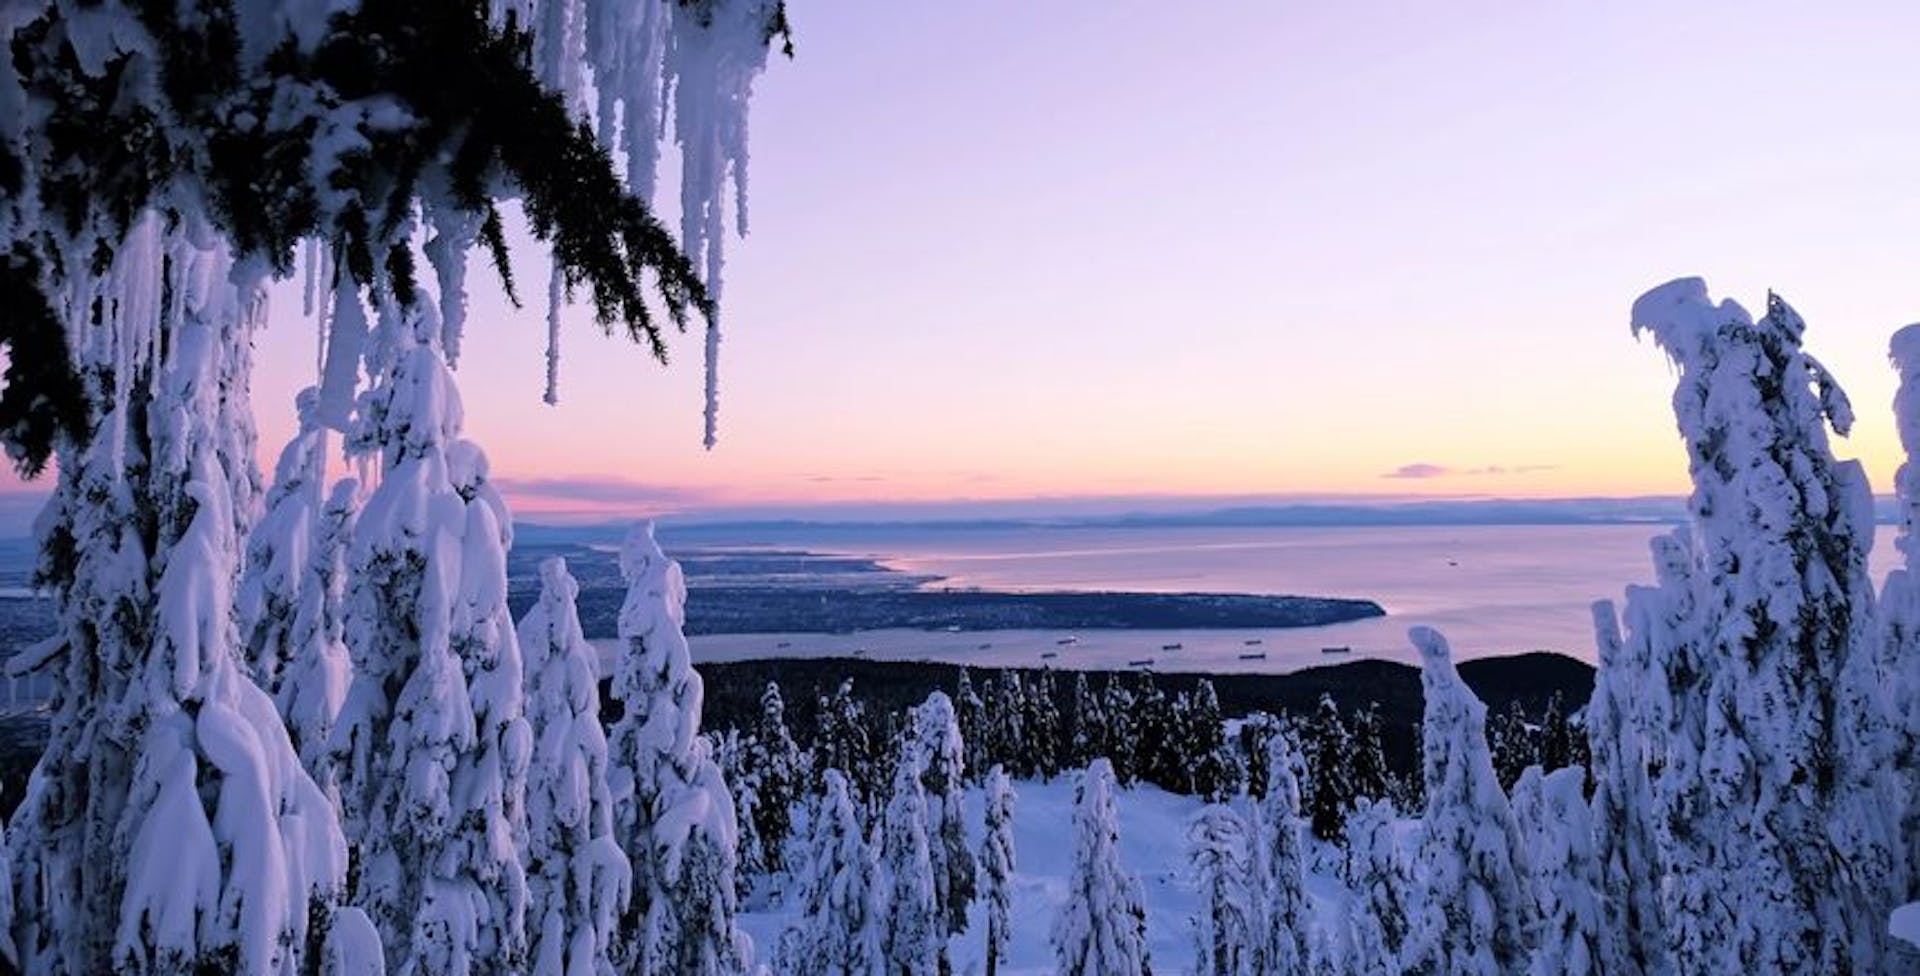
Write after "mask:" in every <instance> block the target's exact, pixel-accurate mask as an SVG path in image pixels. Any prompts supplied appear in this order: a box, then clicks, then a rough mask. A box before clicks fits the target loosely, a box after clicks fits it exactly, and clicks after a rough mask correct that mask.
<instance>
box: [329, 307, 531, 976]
mask: <svg viewBox="0 0 1920 976" xmlns="http://www.w3.org/2000/svg"><path fill="white" fill-rule="evenodd" d="M337 301H338V302H339V303H340V304H341V305H342V306H346V305H347V304H348V303H353V304H354V305H357V304H358V302H359V296H358V295H357V294H356V293H355V292H354V291H353V289H352V288H351V287H350V286H343V287H342V288H341V293H340V295H339V297H338V299H337ZM439 326H440V323H439V322H438V320H437V316H436V315H435V313H434V311H433V309H432V307H431V306H428V305H422V306H421V308H420V311H419V312H417V313H411V314H410V313H404V312H402V311H401V310H400V308H399V307H398V306H397V305H396V304H394V303H393V302H391V301H387V302H385V303H383V306H382V313H381V323H380V328H379V332H378V333H377V335H376V339H377V342H378V346H377V347H376V351H375V353H373V354H372V355H373V357H374V358H373V361H374V362H376V363H379V364H380V366H379V369H378V373H377V375H378V376H379V379H378V381H377V382H376V384H375V386H374V388H373V389H372V391H371V392H370V393H368V394H367V396H366V397H365V398H364V400H363V402H362V404H361V407H360V411H361V418H362V420H361V425H360V426H359V428H358V429H357V430H356V432H355V434H354V437H353V440H352V441H351V445H352V448H353V450H355V451H357V452H361V453H363V454H367V455H371V456H372V457H373V458H374V459H376V460H377V461H378V463H379V464H380V466H381V468H382V470H383V474H382V476H381V479H380V482H379V486H378V487H377V488H375V489H374V491H373V494H372V495H371V496H370V497H368V499H367V502H366V506H365V508H364V509H363V510H362V512H361V514H360V518H359V521H358V523H357V527H356V532H355V539H354V547H353V548H354V552H353V572H352V581H351V591H350V592H349V594H348V598H347V611H348V619H347V642H348V645H349V647H350V648H351V649H352V653H353V658H354V675H353V682H352V684H351V685H350V686H349V689H348V694H347V701H346V704H345V705H344V706H343V709H342V712H341V716H340V719H339V722H338V723H337V725H336V727H335V735H336V739H335V743H336V747H337V751H338V753H339V754H340V760H339V761H340V767H339V768H340V771H341V777H342V798H343V801H344V802H345V805H346V820H347V824H348V838H349V840H351V841H352V842H353V843H354V844H355V846H356V855H357V869H358V870H357V879H356V881H357V887H356V890H355V892H354V901H355V904H358V905H360V906H362V907H363V908H365V909H366V911H367V914H368V915H369V916H370V917H371V918H372V920H373V921H374V923H375V925H376V926H378V928H379V930H380V934H381V937H382V941H383V942H384V943H385V946H386V952H387V960H388V968H389V969H391V970H394V971H405V970H407V969H408V968H409V967H424V968H426V969H428V970H432V971H436V972H448V973H467V972H475V973H488V972H500V973H507V972H514V971H517V970H518V969H520V968H521V967H522V966H523V965H524V963H525V955H526V950H527V940H526V928H525V916H526V901H527V889H526V876H525V871H524V868H523V867H522V865H521V863H520V859H519V856H518V851H517V848H518V847H519V845H522V844H524V843H525V838H526V820H525V810H524V804H525V801H526V781H525V776H526V769H527V761H528V758H529V753H530V751H531V740H530V733H529V731H528V728H527V724H526V721H525V719H524V718H523V717H522V714H521V712H522V708H523V701H522V699H523V692H522V682H523V676H522V668H521V660H520V647H519V642H518V640H517V639H516V637H515V634H514V630H513V621H512V619H511V618H510V617H509V616H508V614H507V604H506V589H507V587H506V550H507V547H508V545H509V544H510V542H511V537H512V528H511V522H510V520H509V518H508V516H507V511H506V503H505V502H504V501H503V500H502V499H501V497H500V494H499V491H498V490H497V489H496V488H495V487H494V485H493V484H492V482H491V481H490V480H489V478H488V472H487V463H486V457H485V455H484V454H482V453H481V451H480V449H479V447H478V446H477V445H475V444H473V443H472V442H471V441H468V440H465V439H463V438H462V437H461V436H460V418H461V411H460V400H459V393H458V391H457V388H456V386H455V384H454V380H453V375H452V373H451V372H450V371H449V370H448V368H447V364H446V358H445V356H444V354H443V351H442V349H441V346H440V337H441V330H440V327H439ZM503 838H504V839H510V841H511V842H510V843H505V844H503V843H502V839H503ZM476 906H481V907H480V908H478V909H476Z"/></svg>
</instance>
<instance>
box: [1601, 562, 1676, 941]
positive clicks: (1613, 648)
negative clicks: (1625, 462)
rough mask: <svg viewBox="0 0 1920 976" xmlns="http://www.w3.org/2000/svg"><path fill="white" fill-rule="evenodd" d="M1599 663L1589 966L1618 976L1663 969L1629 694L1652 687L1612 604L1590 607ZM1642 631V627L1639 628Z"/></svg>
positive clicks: (1645, 796) (1643, 761)
mask: <svg viewBox="0 0 1920 976" xmlns="http://www.w3.org/2000/svg"><path fill="white" fill-rule="evenodd" d="M1593 620H1594V633H1595V640H1596V643H1597V644H1598V645H1599V657H1600V666H1599V668H1598V670H1597V671H1596V672H1595V674H1594V683H1593V697H1592V699H1591V700H1590V701H1589V702H1588V703H1587V716H1588V718H1587V733H1588V736H1589V741H1590V742H1591V743H1592V752H1593V765H1592V769H1593V822H1594V859H1595V861H1596V862H1597V867H1596V872H1597V878H1596V880H1595V883H1596V884H1597V885H1599V887H1600V894H1601V897H1600V899H1599V908H1600V913H1601V917H1600V920H1599V923H1598V926H1599V934H1600V957H1599V959H1598V961H1597V963H1596V968H1598V969H1599V971H1601V972H1604V973H1617V974H1620V976H1655V974H1661V973H1666V972H1669V971H1670V968H1671V967H1670V964H1669V961H1668V955H1667V936H1666V926H1665V924H1664V921H1663V919H1662V917H1661V913H1660V879H1661V877H1662V875H1663V874H1664V873H1665V869H1664V868H1663V866H1662V863H1661V857H1660V842H1659V834H1658V829H1657V827H1656V825H1655V823H1654V809H1653V792H1652V786H1651V785H1650V783H1649V781H1648V776H1647V754H1648V751H1649V745H1648V742H1647V737H1646V731H1647V724H1648V723H1647V721H1646V716H1645V710H1644V709H1643V708H1641V707H1639V705H1638V701H1637V698H1638V696H1636V694H1635V689H1638V688H1647V687H1652V683H1651V682H1650V681H1649V680H1648V678H1649V676H1650V670H1651V661H1650V660H1649V657H1648V654H1649V649H1648V647H1647V646H1646V644H1645V643H1644V641H1638V642H1636V643H1635V644H1634V645H1633V646H1632V647H1628V646H1626V645H1625V644H1624V642H1623V641H1622V640H1621V638H1620V623H1619V619H1618V617H1616V616H1615V614H1614V610H1613V604H1611V603H1609V602H1607V601H1604V600H1602V601H1600V602H1597V603H1595V604H1594V605H1593ZM1639 631H1640V633H1642V634H1644V633H1645V632H1646V628H1639Z"/></svg>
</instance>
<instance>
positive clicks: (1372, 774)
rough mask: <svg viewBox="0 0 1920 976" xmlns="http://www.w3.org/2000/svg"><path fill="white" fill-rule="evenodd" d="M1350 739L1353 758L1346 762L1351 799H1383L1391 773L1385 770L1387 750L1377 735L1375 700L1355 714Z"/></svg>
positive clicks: (1378, 720) (1389, 788) (1377, 714)
mask: <svg viewBox="0 0 1920 976" xmlns="http://www.w3.org/2000/svg"><path fill="white" fill-rule="evenodd" d="M1352 742H1353V760H1352V762H1351V763H1349V764H1348V770H1349V772H1350V774H1351V775H1352V780H1351V784H1352V789H1353V797H1354V800H1355V801H1358V800H1360V799H1362V798H1366V799H1373V800H1381V799H1385V798H1386V797H1387V796H1388V794H1389V793H1390V792H1391V790H1392V785H1391V779H1392V773H1391V772H1389V771H1388V769H1387V750H1386V744H1385V743H1384V742H1383V741H1382V738H1381V734H1380V705H1379V704H1378V703H1377V702H1370V703H1368V705H1367V707H1366V708H1363V709H1361V710H1359V711H1358V712H1355V713H1354V721H1353V739H1352Z"/></svg>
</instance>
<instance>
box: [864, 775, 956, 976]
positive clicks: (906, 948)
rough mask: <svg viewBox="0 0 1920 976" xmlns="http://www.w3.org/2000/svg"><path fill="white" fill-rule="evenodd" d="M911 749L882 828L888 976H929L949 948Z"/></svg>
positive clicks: (882, 948)
mask: <svg viewBox="0 0 1920 976" xmlns="http://www.w3.org/2000/svg"><path fill="white" fill-rule="evenodd" d="M913 752H914V750H913V745H912V744H911V743H906V744H903V746H902V749H901V755H900V762H899V764H898V765H897V766H896V771H895V773H894V778H893V796H892V798H891V799H889V800H888V801H887V810H886V816H885V817H884V819H883V820H882V822H881V841H880V860H881V862H882V863H883V864H885V865H886V872H887V891H886V895H885V897H884V898H883V899H882V907H881V913H880V954H881V958H882V959H883V960H884V971H885V972H886V973H887V974H888V976H928V974H931V973H934V972H936V971H937V969H938V962H939V959H940V958H941V954H942V949H943V948H944V947H945V945H946V941H947V940H946V922H945V920H944V918H943V915H942V911H941V906H940V901H939V895H938V893H937V891H936V889H935V883H936V882H935V878H934V871H933V859H932V854H931V849H930V848H931V845H930V844H929V842H928V840H927V798H926V790H925V788H923V787H922V786H921V785H920V775H919V771H918V768H917V767H918V763H917V762H916V761H915V758H914V754H913Z"/></svg>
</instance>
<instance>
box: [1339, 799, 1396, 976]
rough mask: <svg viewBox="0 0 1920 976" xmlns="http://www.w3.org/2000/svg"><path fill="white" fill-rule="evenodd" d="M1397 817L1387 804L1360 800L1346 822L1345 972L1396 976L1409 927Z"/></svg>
mask: <svg viewBox="0 0 1920 976" xmlns="http://www.w3.org/2000/svg"><path fill="white" fill-rule="evenodd" d="M1398 829H1399V815H1398V813H1397V811H1395V810H1394V808H1393V804H1392V803H1391V802H1388V801H1384V800H1380V801H1375V800H1368V799H1364V798H1363V799H1361V800H1360V802H1359V803H1358V804H1356V805H1355V806H1354V808H1353V813H1352V814H1350V815H1349V816H1348V817H1347V834H1346V863H1345V865H1344V868H1343V870H1344V873H1345V875H1346V883H1347V886H1348V887H1349V888H1351V889H1352V891H1353V900H1352V902H1350V903H1349V908H1348V910H1347V919H1346V926H1347V931H1346V935H1345V943H1346V953H1345V959H1344V963H1345V972H1347V973H1349V974H1351V976H1399V973H1401V972H1402V970H1401V967H1400V957H1401V950H1402V946H1404V945H1405V944H1406V940H1407V931H1408V925H1409V918H1408V915H1409V911H1410V909H1409V906H1408V894H1409V891H1408V888H1409V887H1410V884H1409V879H1408V878H1407V872H1406V867H1405V865H1404V863H1403V862H1402V859H1401V856H1400V845H1399V841H1398V839H1397V835H1396V834H1397V831H1398Z"/></svg>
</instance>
